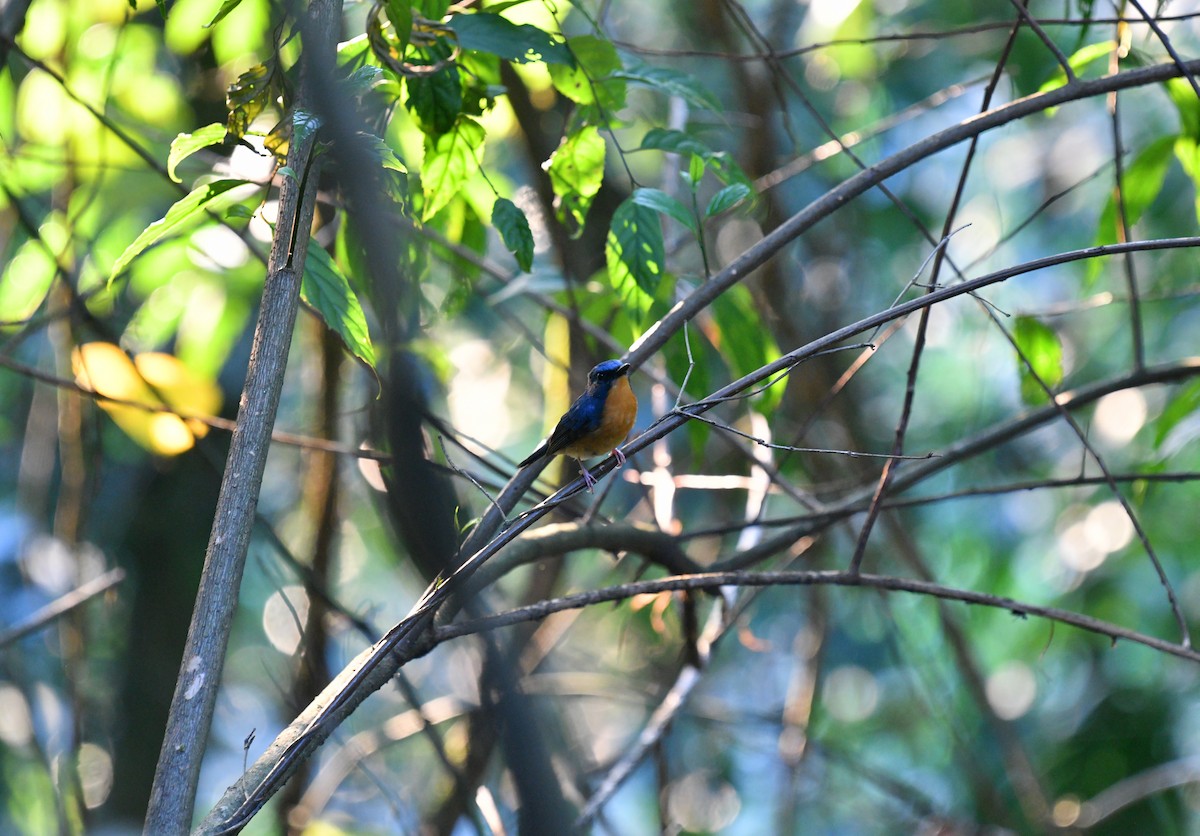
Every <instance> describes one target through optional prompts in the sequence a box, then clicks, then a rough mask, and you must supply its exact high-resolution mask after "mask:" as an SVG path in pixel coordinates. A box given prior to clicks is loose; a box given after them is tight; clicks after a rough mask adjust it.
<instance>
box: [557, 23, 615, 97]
mask: <svg viewBox="0 0 1200 836" xmlns="http://www.w3.org/2000/svg"><path fill="white" fill-rule="evenodd" d="M567 46H568V47H570V51H571V55H572V56H574V58H575V62H574V63H573V64H549V65H548V67H549V69H550V80H551V82H553V84H554V88H555V89H556V90H558V92H560V93H562V94H563V95H564V96H566V97H567V98H568V99H570V100H571V101H573V102H576V103H578V104H583V105H590V104H594V105H598V106H599V107H600V108H602V109H603V110H605V111H607V112H609V113H613V112H615V111H617V110H620V109H621V108H622V107H624V106H625V80H624V79H623V78H619V77H617V76H616V75H615V73H618V72H619V71H620V70H621V58H620V56H618V55H617V50H616V48H615V47H614V46H613V45H612V44H611V43H609V42H608V41H606V40H604V39H602V38H597V37H595V36H594V35H580V36H578V37H575V38H568V39H567Z"/></svg>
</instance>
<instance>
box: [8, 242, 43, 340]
mask: <svg viewBox="0 0 1200 836" xmlns="http://www.w3.org/2000/svg"><path fill="white" fill-rule="evenodd" d="M56 272H57V268H56V265H55V263H54V258H53V257H52V256H51V255H50V253H48V252H46V249H45V245H44V244H43V243H42V242H41V241H36V240H30V241H26V242H25V243H24V244H22V245H21V247H20V249H18V250H17V252H16V254H15V255H14V256H13V257H12V259H10V260H9V262H8V264H7V265H5V267H4V272H3V273H0V327H2V326H3V325H7V324H13V325H16V324H19V323H22V322H24V321H25V320H26V319H28V318H29V317H31V316H33V314H34V313H35V312H36V311H37V309H38V308H39V307H41V305H42V301H43V300H44V299H45V298H46V294H47V293H49V292H50V287H51V285H52V284H53V283H54V276H55V274H56Z"/></svg>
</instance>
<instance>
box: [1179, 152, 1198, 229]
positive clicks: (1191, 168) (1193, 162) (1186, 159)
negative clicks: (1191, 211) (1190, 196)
mask: <svg viewBox="0 0 1200 836" xmlns="http://www.w3.org/2000/svg"><path fill="white" fill-rule="evenodd" d="M1175 159H1177V160H1179V164H1180V165H1181V166H1183V170H1184V171H1185V172H1186V173H1187V176H1188V177H1190V178H1191V179H1192V183H1194V184H1195V187H1196V188H1195V192H1196V217H1197V218H1200V142H1197V141H1196V140H1195V139H1192V138H1191V137H1190V136H1180V137H1177V138H1176V139H1175Z"/></svg>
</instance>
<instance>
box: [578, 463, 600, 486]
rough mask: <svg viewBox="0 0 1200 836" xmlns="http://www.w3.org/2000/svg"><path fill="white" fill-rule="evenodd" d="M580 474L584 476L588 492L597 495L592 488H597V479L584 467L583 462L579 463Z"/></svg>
mask: <svg viewBox="0 0 1200 836" xmlns="http://www.w3.org/2000/svg"><path fill="white" fill-rule="evenodd" d="M579 472H580V473H582V474H583V485H584V487H586V488H587V492H588V493H595V491H593V490H592V488H594V487H596V477H595V476H593V475H592V474H591V471H589V470H588V469H587V468H586V467H584V466H583V462H580V463H579Z"/></svg>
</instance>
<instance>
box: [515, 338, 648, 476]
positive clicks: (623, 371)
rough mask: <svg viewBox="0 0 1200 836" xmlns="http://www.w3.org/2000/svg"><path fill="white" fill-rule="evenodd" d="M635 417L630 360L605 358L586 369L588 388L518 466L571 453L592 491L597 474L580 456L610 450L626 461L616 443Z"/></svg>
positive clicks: (590, 455) (618, 459) (631, 424)
mask: <svg viewBox="0 0 1200 836" xmlns="http://www.w3.org/2000/svg"><path fill="white" fill-rule="evenodd" d="M635 418H637V397H636V396H635V395H634V394H633V389H631V388H630V387H629V364H628V363H622V362H621V361H620V360H605V361H604V362H603V363H600V364H599V365H597V366H596V367H595V368H593V369H592V370H591V371H590V372H588V384H587V388H586V389H584V390H583V394H582V395H580V396H579V397H578V398H576V399H575V403H573V404H571V408H570V409H568V410H567V411H566V412H565V413H563V417H562V418H560V419H558V425H557V426H556V427H555V428H554V432H552V433H550V437H549V438H547V439H546V440H545V441H543V442H542V443H541V445H540V446H539V447H538V448H537V449H536V450H534V451H533V452H532V453H530V454H529V457H528V458H526V459H525V461H523V462H521V463H520V464H519V465H517V467H525V466H527V465H530V464H533V463H534V462H536V461H537V460H538V459H540V458H542V457H549V456H556V455H560V454H561V455H564V456H571V457H572V458H573V459H575V461H576V462H578V463H579V471H580V473H582V474H583V483H584V484H585V485H586V486H587V489H588V491H589V492H591V490H592V488H593V486H594V485H595V484H596V477H595V476H593V475H592V474H591V473H589V472H588V469H587V468H586V467H584V465H583V460H584V459H588V458H591V457H593V456H599V455H600V454H601V453H607V452H608V451H609V450H611V451H612V454H613V455H614V456H616V459H617V464H625V454H624V453H622V452H621V448H619V447H618V446H617V445H618V444H620V443H621V441H623V440H624V438H625V436H626V435H628V433H629V430H630V428H631V427H632V426H633V421H634V419H635Z"/></svg>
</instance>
